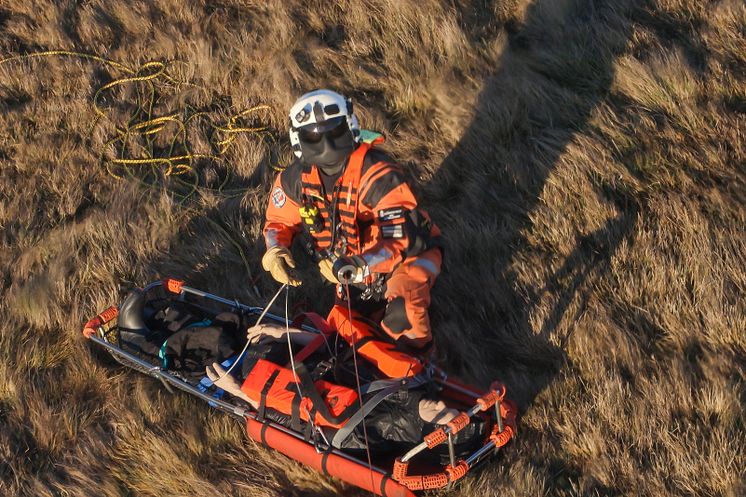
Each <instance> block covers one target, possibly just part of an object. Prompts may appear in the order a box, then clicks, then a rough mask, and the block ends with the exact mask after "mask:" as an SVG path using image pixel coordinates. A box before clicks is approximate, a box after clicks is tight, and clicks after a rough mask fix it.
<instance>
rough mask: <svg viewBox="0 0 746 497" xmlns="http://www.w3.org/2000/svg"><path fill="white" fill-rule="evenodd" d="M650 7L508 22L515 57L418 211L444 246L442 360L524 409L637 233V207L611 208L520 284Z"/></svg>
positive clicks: (438, 293) (583, 0) (588, 8)
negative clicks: (567, 327)
mask: <svg viewBox="0 0 746 497" xmlns="http://www.w3.org/2000/svg"><path fill="white" fill-rule="evenodd" d="M643 4H644V3H643V2H634V1H627V2H620V1H605V2H592V1H589V0H577V1H567V2H557V1H554V0H538V1H536V2H534V3H533V4H532V5H531V6H530V7H529V8H528V11H527V13H526V16H525V19H524V21H523V22H522V23H521V24H517V23H514V22H513V23H508V24H507V25H506V26H505V28H506V30H507V32H508V46H507V48H506V49H505V51H504V53H503V54H502V55H501V56H500V58H499V60H497V61H495V67H496V71H495V72H494V73H493V74H492V75H490V76H489V77H488V78H487V80H486V81H485V82H484V86H483V89H482V90H481V93H480V95H479V97H478V100H477V102H476V113H475V116H474V118H473V121H472V123H471V124H470V125H469V127H468V128H466V130H465V131H464V133H463V135H462V137H461V139H460V141H459V143H458V145H457V146H456V147H455V148H454V149H453V151H452V152H451V153H450V154H449V155H448V156H447V157H446V159H445V160H444V161H443V163H442V165H441V166H440V168H439V169H438V170H437V172H436V174H435V175H434V177H433V178H432V179H431V181H430V182H429V184H427V185H425V187H424V198H423V202H422V203H423V204H424V205H425V206H426V207H427V208H428V209H429V211H430V212H431V214H432V217H433V218H434V219H435V220H436V222H438V223H439V225H440V226H441V228H442V229H443V231H444V233H445V235H446V238H447V240H448V245H447V249H446V257H445V263H446V270H445V271H444V273H443V275H441V277H440V279H439V281H438V284H437V285H436V287H435V289H434V295H433V302H434V304H433V306H432V308H431V316H432V319H433V322H434V332H435V336H436V341H437V344H438V347H439V350H440V351H441V353H442V354H443V355H444V357H445V360H446V361H447V363H448V365H449V367H450V368H451V369H453V370H456V371H459V370H460V371H462V372H463V373H464V375H465V376H466V377H467V378H472V379H474V380H476V381H477V382H478V383H482V384H485V385H486V384H487V383H489V381H490V380H491V379H492V378H501V379H502V380H503V381H505V382H506V383H507V384H508V385H509V387H510V390H509V391H510V392H511V397H512V398H515V399H516V400H517V401H518V403H519V405H520V406H521V408H524V409H525V408H526V407H527V406H528V405H530V404H531V403H532V402H533V399H534V398H535V397H536V396H537V395H538V394H539V393H540V392H541V391H542V390H544V388H546V386H547V385H548V384H549V383H550V382H552V380H553V378H554V377H555V375H556V374H557V373H558V372H559V371H560V369H561V368H562V365H563V364H564V363H565V361H566V354H565V352H564V350H563V349H562V347H561V346H558V345H556V344H557V343H562V344H564V343H565V342H566V340H567V337H556V336H554V335H555V334H556V328H557V326H558V324H559V323H560V322H561V321H562V320H563V317H564V315H565V313H566V311H567V309H568V308H569V307H570V305H571V303H572V302H573V301H574V300H575V299H577V298H578V296H579V297H580V303H579V304H578V305H579V307H580V309H582V308H583V306H584V301H585V293H586V292H585V290H584V288H585V287H586V286H587V284H588V279H589V278H592V277H593V278H595V277H597V276H598V275H600V274H602V273H603V272H605V271H607V270H608V267H609V261H610V259H611V258H612V256H613V255H614V253H615V251H616V250H617V248H618V247H619V245H620V243H621V242H622V240H624V239H625V238H628V235H629V233H630V232H631V230H632V228H633V226H634V224H635V222H636V217H637V211H638V209H637V207H636V206H635V205H633V204H632V203H631V202H627V200H626V199H622V198H615V199H611V202H612V203H614V204H615V205H616V207H617V208H618V211H619V212H620V215H619V216H618V217H615V218H612V219H609V220H608V221H607V222H606V224H605V225H604V226H602V227H601V228H599V229H598V230H597V231H595V232H594V233H591V234H589V235H586V236H582V237H579V238H578V239H577V240H576V243H577V246H576V248H575V249H574V250H573V251H572V253H571V254H570V255H569V256H568V257H567V258H566V259H565V261H564V263H563V264H562V266H561V267H560V268H559V269H558V270H557V271H556V272H555V273H554V274H552V275H550V276H549V277H548V278H546V282H547V283H546V285H545V286H544V288H531V287H530V286H528V285H527V284H526V283H525V282H522V281H520V280H519V278H518V271H519V270H521V267H520V266H521V264H522V262H523V260H524V259H523V257H522V256H523V255H524V254H525V252H524V251H527V250H530V249H529V248H528V247H529V237H530V236H531V230H532V221H531V219H530V215H531V213H532V212H533V211H534V210H535V208H536V207H537V206H538V204H539V200H540V198H541V195H542V191H543V189H544V186H545V184H546V181H547V178H548V176H549V175H550V174H551V172H552V170H553V169H554V168H555V167H557V165H558V163H559V161H560V158H561V156H562V154H563V153H564V151H565V149H566V148H567V146H568V144H569V143H570V142H571V141H572V140H573V139H574V136H575V135H576V134H577V133H580V132H583V131H584V130H586V129H587V122H588V119H589V117H590V115H591V112H592V111H593V109H594V108H595V107H596V106H597V105H598V104H599V103H600V102H601V101H602V100H603V99H604V98H605V97H606V96H607V94H608V92H609V88H610V85H611V82H612V79H613V63H614V60H615V59H616V57H617V56H618V55H619V54H620V53H621V52H622V51H623V49H624V47H625V44H626V43H627V41H628V38H629V36H630V34H631V29H632V22H633V21H632V13H634V12H635V11H636V9H638V8H639V6H641V5H643ZM598 193H599V195H600V196H606V195H605V194H604V193H603V192H598ZM612 194H613V195H616V196H617V197H619V195H621V194H619V195H617V193H614V192H612ZM548 255H550V254H548ZM524 269H525V268H524ZM537 274H540V273H537ZM547 292H549V293H551V294H553V297H554V298H553V299H552V301H553V302H556V303H555V304H554V306H553V308H552V309H551V311H550V313H549V316H548V317H547V318H545V319H544V321H543V324H541V326H540V329H538V330H536V329H534V327H533V326H532V325H531V323H530V317H531V312H532V304H535V303H536V302H535V300H537V299H536V297H537V295H538V296H540V295H541V294H542V293H547ZM578 292H580V294H579V293H578Z"/></svg>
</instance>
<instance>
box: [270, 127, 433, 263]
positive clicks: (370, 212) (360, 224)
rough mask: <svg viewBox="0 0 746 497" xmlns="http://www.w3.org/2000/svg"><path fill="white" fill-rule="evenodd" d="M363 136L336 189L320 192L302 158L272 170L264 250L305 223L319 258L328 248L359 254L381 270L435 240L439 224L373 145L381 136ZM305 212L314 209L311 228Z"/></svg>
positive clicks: (311, 169)
mask: <svg viewBox="0 0 746 497" xmlns="http://www.w3.org/2000/svg"><path fill="white" fill-rule="evenodd" d="M362 136H363V137H364V138H363V139H362V140H361V141H362V142H361V144H360V145H359V146H358V148H357V149H355V151H354V152H353V153H352V155H351V156H350V158H349V160H348V163H347V166H346V167H345V171H344V173H343V174H342V176H341V177H340V178H339V179H338V180H337V183H336V185H335V188H334V190H335V191H334V192H324V187H323V185H322V181H321V177H320V176H319V175H320V174H321V173H320V172H319V171H318V169H317V168H316V167H315V166H307V165H304V164H303V163H301V162H299V161H296V162H294V163H293V164H292V165H290V166H288V167H287V168H286V169H284V170H283V171H282V172H281V173H280V174H278V175H277V178H276V179H275V182H274V185H273V186H272V192H271V194H270V199H269V204H268V207H267V221H266V223H265V225H264V237H265V241H266V243H267V248H271V247H274V246H277V245H282V246H285V247H289V246H290V244H291V243H292V241H293V238H294V237H295V235H296V234H298V233H299V232H300V231H301V230H304V229H305V230H307V231H308V233H309V235H310V237H311V239H312V245H313V247H312V248H313V250H314V251H315V252H316V253H317V254H319V256H320V258H324V257H326V256H328V253H326V251H329V252H334V253H335V254H336V255H337V256H343V255H357V256H360V257H362V258H363V259H364V260H365V262H366V264H367V265H368V268H369V270H370V272H371V273H384V274H386V273H390V272H391V271H393V270H394V268H395V267H396V266H397V265H398V264H399V263H401V262H402V261H403V260H404V259H405V258H407V257H411V256H414V255H417V254H419V253H421V252H423V251H424V250H426V249H428V248H430V247H432V246H437V245H438V244H437V240H438V237H439V236H440V230H438V228H437V227H436V226H435V225H434V224H432V223H431V222H430V220H429V218H428V216H427V214H426V213H425V212H423V211H422V210H421V209H418V208H417V200H416V199H415V197H414V194H413V193H412V191H411V189H410V188H409V185H407V183H406V181H405V180H404V176H403V174H402V172H401V171H400V169H399V168H398V167H397V166H396V165H394V164H392V163H391V162H390V161H389V160H388V157H387V156H386V154H384V153H382V152H380V151H379V150H375V149H374V147H375V145H377V144H380V143H382V142H383V136H381V135H379V134H377V133H370V132H367V133H365V134H363V135H362ZM308 212H315V213H317V215H316V221H317V222H316V223H315V226H312V225H313V224H314V223H312V222H311V221H310V220H309V219H308V215H307V214H308ZM304 216H305V219H304ZM335 218H336V221H334V223H333V222H332V220H333V219H335ZM332 224H334V227H335V233H333V232H332ZM309 226H310V228H309ZM332 242H334V245H333V246H332Z"/></svg>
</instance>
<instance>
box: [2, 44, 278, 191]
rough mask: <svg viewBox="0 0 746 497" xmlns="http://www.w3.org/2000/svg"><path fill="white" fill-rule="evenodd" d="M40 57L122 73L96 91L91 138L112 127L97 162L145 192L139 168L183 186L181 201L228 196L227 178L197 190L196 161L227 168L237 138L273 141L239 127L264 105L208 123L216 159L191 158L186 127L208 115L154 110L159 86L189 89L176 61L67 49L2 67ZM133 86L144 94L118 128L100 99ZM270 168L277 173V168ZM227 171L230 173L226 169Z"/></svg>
mask: <svg viewBox="0 0 746 497" xmlns="http://www.w3.org/2000/svg"><path fill="white" fill-rule="evenodd" d="M42 57H73V58H80V59H86V60H91V61H95V62H100V63H102V64H105V65H108V66H111V67H113V68H114V69H117V70H119V71H121V72H122V73H124V74H125V75H124V76H123V77H121V78H118V79H115V80H113V81H110V82H109V83H106V84H105V85H103V86H101V87H100V88H98V89H97V90H96V92H95V94H94V96H93V101H92V106H93V111H94V113H95V114H96V118H95V120H94V123H93V125H92V126H91V128H90V133H92V132H93V130H94V129H95V127H96V126H97V125H98V124H99V122H101V120H107V121H109V122H111V123H112V124H113V126H114V129H115V133H114V136H112V137H111V138H110V139H109V140H108V141H106V143H105V144H104V147H103V149H102V151H101V153H100V158H101V161H102V163H104V167H105V170H106V171H107V173H108V174H109V175H110V176H112V177H113V178H116V179H123V178H124V176H123V175H122V174H118V173H117V172H115V170H114V169H115V167H116V168H117V169H119V170H121V171H123V172H124V173H125V175H126V176H128V177H131V178H134V179H136V180H138V181H139V182H140V183H142V184H144V185H146V186H148V187H153V186H154V185H153V184H152V183H149V182H147V181H145V179H143V177H141V176H140V175H138V174H136V173H135V169H134V168H141V167H142V166H151V171H152V172H153V173H154V174H155V175H157V173H158V171H160V173H161V174H162V175H163V177H174V180H175V181H176V182H177V183H179V184H181V185H182V186H185V187H187V189H188V191H187V193H186V194H180V193H179V192H177V191H175V190H172V193H174V194H175V195H177V196H179V197H181V199H182V201H185V200H186V199H188V198H189V197H191V196H192V195H193V194H194V193H195V192H197V191H199V190H203V189H204V190H213V191H218V192H220V193H224V194H225V193H228V192H226V191H225V190H224V187H225V185H226V184H227V183H228V181H229V179H230V178H229V177H228V176H226V177H225V178H224V179H223V180H222V182H221V184H220V185H218V187H216V188H214V187H213V188H211V187H208V186H206V185H200V180H199V173H198V172H197V170H196V169H195V161H197V160H209V161H215V162H221V163H225V160H224V155H225V154H226V152H227V151H228V149H229V148H230V147H231V145H233V144H234V143H235V140H236V138H237V137H238V136H239V135H240V134H247V133H248V134H254V135H263V136H264V137H266V138H268V139H270V140H272V136H271V134H270V133H269V132H270V128H269V127H268V126H246V125H243V124H242V120H243V119H245V118H247V117H248V116H251V115H253V114H256V113H258V112H260V111H268V110H270V107H269V106H268V105H256V106H254V107H251V108H249V109H245V110H242V111H241V112H238V113H237V114H234V115H232V116H231V117H230V118H229V119H228V121H227V122H226V123H225V124H215V123H213V122H208V124H209V125H210V126H211V127H212V128H213V130H214V132H213V133H212V136H211V138H210V143H211V145H212V146H213V147H214V149H215V150H216V151H217V152H216V153H215V154H199V153H193V152H192V151H191V150H190V147H189V140H188V134H189V133H188V125H189V123H190V122H191V121H192V120H194V119H196V118H200V117H209V114H208V113H207V112H204V111H198V112H192V113H191V114H190V113H189V108H187V109H185V110H184V111H182V112H180V113H173V112H172V113H169V114H167V115H160V116H155V115H154V108H155V106H156V103H157V96H158V91H157V90H158V89H159V87H158V86H157V85H159V84H163V82H166V83H168V84H171V85H174V86H176V87H177V88H178V87H179V86H181V85H192V84H191V83H189V82H186V81H180V80H179V79H177V78H175V77H174V76H172V75H171V74H170V73H169V68H170V66H171V65H173V64H176V63H178V61H166V62H163V61H149V62H145V63H144V64H141V65H140V66H139V67H137V68H132V67H129V66H127V65H125V64H122V63H120V62H117V61H114V60H110V59H106V58H104V57H100V56H97V55H94V54H89V53H83V52H72V51H67V50H50V51H45V52H35V53H30V54H22V55H14V56H11V57H7V58H4V59H2V60H0V66H2V65H3V64H6V63H10V62H14V61H21V60H26V59H38V58H42ZM131 84H134V85H145V86H146V87H147V90H145V91H141V88H142V86H138V87H137V96H138V98H137V101H136V109H135V111H134V113H133V114H132V115H131V116H130V117H129V119H128V122H127V123H126V124H124V125H122V124H121V123H116V122H113V121H112V120H111V119H110V117H109V115H108V114H107V113H106V111H105V110H104V109H103V108H102V107H101V105H100V99H101V98H102V96H103V95H104V94H105V93H106V92H110V91H112V90H114V89H115V88H118V87H121V86H124V85H131ZM192 86H196V85H192ZM146 92H147V93H149V96H148V97H145V96H143V95H144V94H145V93H146ZM173 127H175V128H176V130H175V131H174V132H173V135H172V136H171V137H170V143H171V144H170V147H168V149H169V150H168V153H167V154H166V155H165V156H162V157H160V156H159V157H156V156H155V153H154V143H155V141H156V139H157V138H158V137H159V136H160V135H162V134H165V132H166V130H167V129H169V128H173ZM138 136H139V137H140V138H142V139H143V140H144V141H145V145H140V147H141V148H142V149H143V150H142V151H141V154H140V156H139V157H132V156H131V155H130V150H131V146H130V145H129V143H130V140H131V139H132V138H134V137H138ZM167 143H168V141H167ZM111 147H114V148H115V149H116V153H115V156H118V158H107V156H106V155H107V151H109V150H110V149H111ZM114 166H115V167H114ZM272 167H273V168H274V169H278V168H277V167H275V166H272ZM226 171H229V170H228V168H227V167H226ZM179 176H182V177H184V176H188V177H190V180H184V179H181V178H177V177H179ZM235 193H236V194H238V195H240V194H242V192H240V191H239V192H235Z"/></svg>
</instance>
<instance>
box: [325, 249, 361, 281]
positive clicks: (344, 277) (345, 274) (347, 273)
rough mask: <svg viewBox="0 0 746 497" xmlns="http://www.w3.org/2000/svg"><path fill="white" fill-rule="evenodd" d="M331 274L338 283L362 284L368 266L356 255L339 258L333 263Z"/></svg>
mask: <svg viewBox="0 0 746 497" xmlns="http://www.w3.org/2000/svg"><path fill="white" fill-rule="evenodd" d="M332 272H333V273H334V276H336V278H337V281H339V282H340V283H341V282H343V281H347V283H362V282H363V279H364V278H365V277H366V276H367V274H366V273H368V265H367V264H366V263H365V260H364V259H363V258H362V257H358V256H356V255H353V256H344V257H339V258H338V259H337V260H336V261H334V265H333V266H332Z"/></svg>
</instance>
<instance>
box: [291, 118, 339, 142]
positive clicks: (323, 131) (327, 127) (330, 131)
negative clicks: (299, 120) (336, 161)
mask: <svg viewBox="0 0 746 497" xmlns="http://www.w3.org/2000/svg"><path fill="white" fill-rule="evenodd" d="M349 129H350V128H349V127H348V126H347V120H346V119H345V118H344V116H343V117H335V118H334V119H330V120H328V121H324V122H323V123H316V124H309V125H308V126H303V127H302V128H299V129H298V139H299V140H300V141H302V142H304V143H319V142H320V141H321V139H322V138H324V137H325V136H326V137H328V138H329V139H331V140H336V139H337V138H339V137H341V136H344V134H345V133H347V131H349Z"/></svg>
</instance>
